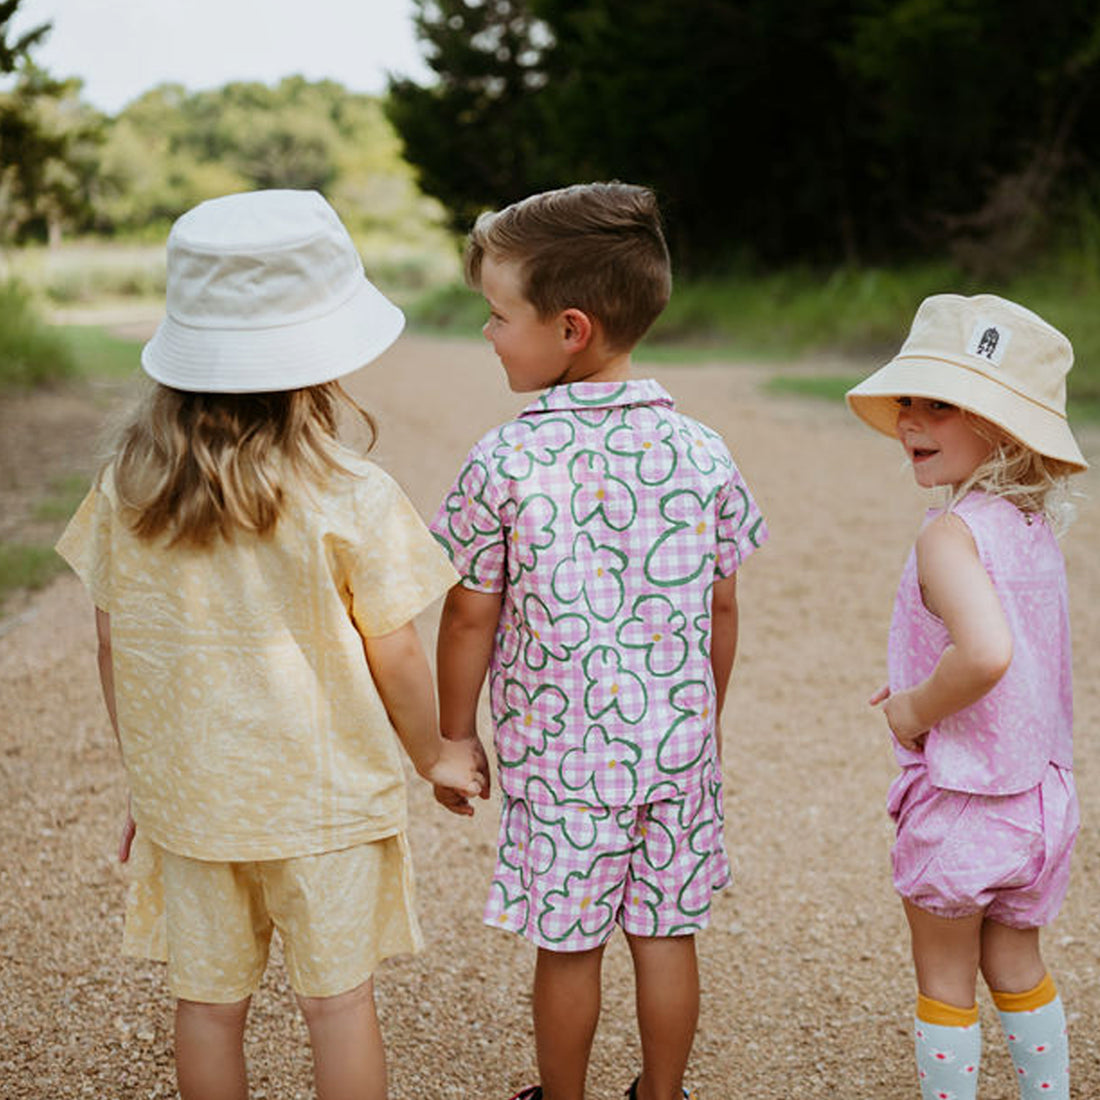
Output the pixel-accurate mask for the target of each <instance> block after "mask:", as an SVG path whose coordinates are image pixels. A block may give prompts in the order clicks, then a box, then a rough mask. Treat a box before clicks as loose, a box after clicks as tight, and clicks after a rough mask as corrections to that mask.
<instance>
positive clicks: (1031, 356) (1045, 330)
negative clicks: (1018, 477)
mask: <svg viewBox="0 0 1100 1100" xmlns="http://www.w3.org/2000/svg"><path fill="white" fill-rule="evenodd" d="M1072 366H1073V347H1072V345H1071V344H1070V342H1069V340H1067V339H1066V337H1065V336H1063V335H1062V334H1061V333H1060V332H1059V331H1058V330H1057V329H1056V328H1054V327H1053V326H1052V325H1048V324H1047V323H1046V321H1044V320H1043V319H1042V318H1041V317H1039V316H1038V315H1037V314H1035V313H1032V312H1031V310H1029V309H1025V308H1024V307H1023V306H1018V305H1016V304H1015V302H1009V301H1007V300H1006V299H1004V298H999V297H997V296H996V295H995V294H976V295H974V297H972V298H966V297H963V296H961V295H959V294H935V295H933V296H932V297H930V298H925V300H924V301H923V302H921V304H920V308H919V309H918V310H917V315H916V317H915V318H914V319H913V326H912V328H911V329H910V330H909V336H908V338H907V339H906V341H905V343H904V344H902V346H901V350H900V351H899V352H898V353H897V355H895V356H894V358H893V359H891V360H890V362H889V363H887V364H886V366H884V367H881V368H880V369H879V370H877V371H875V373H874V374H872V375H871V376H870V377H869V378H867V379H865V380H864V381H863V382H861V383H860V384H859V385H858V386H856V387H855V388H854V389H851V390H849V391H848V394H847V399H848V406H849V408H851V410H852V412H854V413H855V414H856V416H858V417H860V418H861V419H862V420H864V421H866V422H867V423H868V424H870V425H871V427H872V428H877V429H878V431H880V432H884V433H885V434H886V435H889V436H894V435H896V428H897V419H898V406H897V402H896V399H897V398H898V397H927V398H934V399H936V400H939V401H947V402H949V403H950V404H952V405H958V406H959V408H962V409H968V410H969V411H970V412H973V413H976V414H977V415H978V416H981V417H983V418H984V419H986V420H989V421H991V422H992V423H993V424H996V425H997V426H998V427H999V428H1001V429H1003V430H1004V431H1006V432H1007V433H1008V434H1009V435H1011V436H1013V437H1014V438H1016V439H1018V440H1019V441H1020V442H1021V443H1023V444H1024V445H1025V446H1026V447H1030V448H1031V449H1032V450H1033V451H1037V452H1038V453H1039V454H1041V455H1044V456H1045V457H1047V458H1052V459H1055V460H1057V461H1058V462H1061V463H1064V464H1065V466H1067V467H1069V468H1070V469H1071V472H1077V471H1079V470H1085V469H1087V468H1088V463H1087V462H1086V461H1085V459H1084V457H1083V455H1082V454H1081V449H1080V448H1079V447H1078V446H1077V441H1076V440H1075V439H1074V438H1073V433H1072V432H1071V431H1070V429H1069V424H1068V423H1067V422H1066V375H1067V374H1068V373H1069V369H1070V367H1072Z"/></svg>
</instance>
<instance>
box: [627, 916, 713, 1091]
mask: <svg viewBox="0 0 1100 1100" xmlns="http://www.w3.org/2000/svg"><path fill="white" fill-rule="evenodd" d="M627 942H628V943H629V944H630V953H631V955H633V957H634V980H635V983H636V990H637V994H636V995H637V1004H638V1031H639V1033H640V1035H641V1040H642V1078H641V1080H640V1081H639V1082H638V1100H673V1098H674V1097H679V1096H680V1095H681V1090H682V1088H683V1081H684V1070H685V1069H686V1068H687V1061H688V1055H689V1054H690V1053H691V1044H692V1043H693V1042H694V1040H695V1029H696V1026H697V1024H698V1022H699V964H698V962H697V960H696V957H695V937H694V936H657V937H651V936H630V935H628V936H627Z"/></svg>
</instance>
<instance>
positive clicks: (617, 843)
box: [484, 784, 730, 951]
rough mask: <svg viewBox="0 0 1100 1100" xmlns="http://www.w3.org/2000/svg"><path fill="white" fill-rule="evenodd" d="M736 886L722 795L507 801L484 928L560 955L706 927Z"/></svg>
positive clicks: (708, 788) (713, 787) (717, 791)
mask: <svg viewBox="0 0 1100 1100" xmlns="http://www.w3.org/2000/svg"><path fill="white" fill-rule="evenodd" d="M729 881H730V866H729V860H728V858H727V856H726V849H725V844H724V840H723V835H722V791H721V786H720V785H719V784H704V785H703V787H702V788H701V789H699V790H697V791H696V792H695V793H694V794H693V795H690V796H688V797H686V798H682V799H671V800H669V801H665V802H651V803H648V804H645V805H639V806H619V807H614V806H595V805H586V804H584V803H581V802H574V801H570V800H564V801H559V802H554V803H544V802H539V801H527V800H523V799H516V798H511V797H509V796H508V795H507V794H505V795H504V804H503V807H502V815H501V822H500V838H499V841H498V851H497V865H496V870H495V872H494V874H493V882H492V886H491V887H490V889H489V899H488V901H487V902H486V906H485V914H484V920H485V923H486V924H488V925H491V926H493V927H496V928H503V929H507V930H508V931H512V932H518V933H519V934H520V935H522V936H525V937H526V938H527V939H528V940H530V941H531V942H532V943H535V944H537V945H538V946H539V947H544V948H547V949H548V950H551V951H584V950H588V949H590V948H594V947H599V946H600V945H601V944H603V943H605V942H606V941H607V939H608V937H609V936H610V935H611V933H612V932H613V931H614V930H615V926H616V925H617V924H618V925H621V926H622V927H623V929H624V931H626V932H628V933H630V934H631V935H636V936H678V935H690V934H692V933H694V932H696V931H698V930H700V929H702V928H705V927H706V925H707V922H708V920H709V916H710V905H711V900H712V897H713V894H714V892H715V891H716V890H720V889H721V888H722V887H724V886H726V885H727V884H728V883H729Z"/></svg>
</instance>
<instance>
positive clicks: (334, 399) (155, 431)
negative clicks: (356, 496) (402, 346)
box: [108, 382, 376, 547]
mask: <svg viewBox="0 0 1100 1100" xmlns="http://www.w3.org/2000/svg"><path fill="white" fill-rule="evenodd" d="M341 404H343V405H346V406H348V407H349V408H351V409H352V410H353V411H354V412H355V413H356V414H357V415H358V416H359V417H361V418H362V420H363V421H364V422H365V423H366V426H367V429H368V432H369V437H370V438H369V444H368V449H369V447H370V446H372V445H373V443H374V439H375V435H376V428H375V424H374V421H373V419H372V418H371V416H370V414H369V413H368V412H366V410H364V409H362V408H360V406H359V405H358V404H357V403H356V402H355V401H354V400H353V399H352V398H351V397H350V396H349V395H348V394H347V392H346V391H345V390H344V389H343V387H342V386H341V385H340V383H339V382H327V383H324V384H323V385H318V386H309V387H307V388H304V389H297V390H285V391H280V392H273V393H241V394H228V393H189V392H185V391H183V390H177V389H173V388H171V387H169V386H164V385H161V384H159V383H158V384H156V385H155V386H153V387H152V388H151V389H150V391H149V392H148V393H147V394H146V395H145V397H144V399H143V400H142V401H141V403H140V404H139V405H138V407H137V408H136V410H135V411H134V412H133V414H132V415H131V417H130V419H129V421H128V422H127V423H126V424H125V425H124V427H123V428H122V430H121V432H120V433H119V436H118V440H117V443H116V445H115V448H114V453H113V457H112V458H111V459H110V461H109V462H108V466H109V468H110V469H111V471H112V474H113V478H114V484H115V489H116V492H117V494H118V499H119V503H120V505H121V507H122V509H123V512H124V514H125V516H126V519H127V522H128V523H129V525H130V528H131V529H132V530H133V531H134V533H135V534H136V535H137V536H138V538H141V539H144V540H149V541H152V540H154V539H158V538H161V537H165V538H166V539H167V542H168V545H169V546H173V545H181V546H191V547H202V546H208V545H210V544H211V543H212V542H214V541H215V540H216V539H218V538H222V539H226V540H231V539H232V538H233V536H234V535H235V534H237V533H238V532H251V533H253V534H256V535H260V536H263V535H267V534H269V533H270V532H271V531H273V530H274V528H275V525H276V524H277V523H278V521H279V516H280V514H281V512H282V509H283V504H284V501H285V499H286V492H287V489H288V488H290V487H291V485H292V484H294V483H298V484H301V483H302V482H305V483H312V484H315V485H320V484H322V483H323V482H324V481H325V480H326V479H327V478H328V477H329V476H330V475H333V474H336V473H344V472H346V471H345V468H344V467H343V466H342V465H341V463H340V461H339V458H338V456H337V436H338V430H339V423H338V421H339V416H338V413H339V406H340V405H341Z"/></svg>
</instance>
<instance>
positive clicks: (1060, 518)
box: [947, 409, 1077, 536]
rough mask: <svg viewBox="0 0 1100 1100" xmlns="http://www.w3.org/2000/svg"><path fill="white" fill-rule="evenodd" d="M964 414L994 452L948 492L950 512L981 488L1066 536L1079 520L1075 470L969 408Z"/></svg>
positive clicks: (964, 410)
mask: <svg viewBox="0 0 1100 1100" xmlns="http://www.w3.org/2000/svg"><path fill="white" fill-rule="evenodd" d="M961 412H962V414H963V416H964V417H965V418H966V420H967V422H968V423H969V424H970V426H971V427H972V428H973V429H974V431H976V432H977V433H978V434H979V435H980V436H982V437H983V438H984V439H988V440H989V442H990V443H992V444H993V450H992V451H991V452H990V454H989V457H988V458H987V459H986V460H985V461H984V462H983V463H981V465H980V466H978V468H977V469H976V470H975V471H974V472H973V473H972V474H971V475H970V477H968V478H967V479H966V481H964V482H963V483H962V484H961V485H959V486H958V488H957V489H954V490H953V491H949V492H950V496H949V499H948V503H947V507H948V510H950V509H951V508H953V507H954V506H955V505H956V504H958V502H959V501H960V500H962V498H963V497H965V496H966V494H967V493H969V492H971V491H972V490H974V489H979V490H981V491H982V492H984V493H989V494H990V495H991V496H998V497H1004V498H1005V500H1008V501H1010V502H1011V503H1013V504H1015V505H1016V507H1017V508H1019V509H1020V511H1021V512H1025V513H1028V514H1031V515H1041V516H1043V517H1044V518H1045V519H1046V521H1047V522H1048V523H1049V524H1050V527H1051V530H1052V531H1053V532H1054V533H1055V535H1058V536H1061V535H1063V534H1065V532H1066V531H1067V530H1068V529H1069V526H1070V524H1071V523H1073V521H1074V519H1076V517H1077V509H1076V507H1075V506H1074V504H1073V501H1072V499H1071V491H1070V487H1069V475H1070V474H1071V473H1072V472H1073V471H1072V468H1071V467H1068V466H1066V465H1065V464H1064V463H1062V462H1059V461H1058V460H1057V459H1052V458H1046V457H1045V456H1043V455H1041V454H1039V453H1038V452H1037V451H1033V450H1032V449H1031V448H1030V447H1027V446H1025V445H1024V444H1023V443H1021V442H1020V441H1019V440H1018V439H1016V438H1014V437H1013V436H1010V435H1007V434H1006V433H1005V432H1004V431H1002V430H1001V429H1000V428H998V427H997V426H996V425H995V424H993V423H991V422H990V421H988V420H986V419H985V418H984V417H982V416H978V415H977V414H976V413H972V412H970V411H969V410H967V409H962V410H961Z"/></svg>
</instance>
